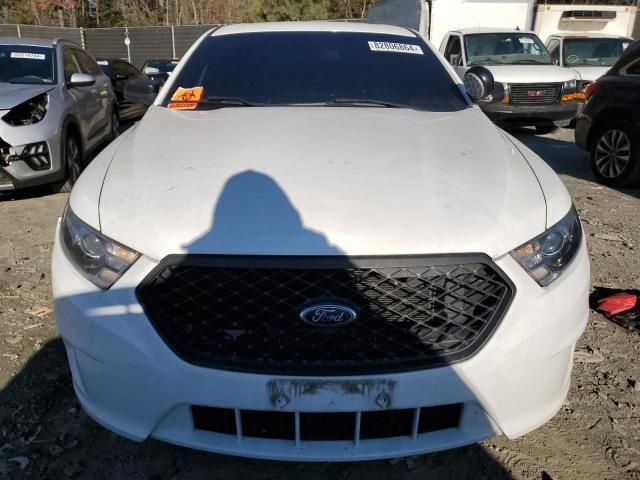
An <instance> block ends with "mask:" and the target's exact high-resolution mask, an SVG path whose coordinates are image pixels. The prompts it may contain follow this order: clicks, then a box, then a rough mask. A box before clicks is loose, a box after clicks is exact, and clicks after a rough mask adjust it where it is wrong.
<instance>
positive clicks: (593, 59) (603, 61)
mask: <svg viewBox="0 0 640 480" xmlns="http://www.w3.org/2000/svg"><path fill="white" fill-rule="evenodd" d="M629 43H630V42H629V40H624V39H621V38H571V39H567V40H565V41H564V63H565V65H566V66H568V67H584V66H597V67H610V66H612V65H613V64H614V63H616V61H617V60H618V58H620V55H622V52H624V50H625V48H627V47H628V46H629Z"/></svg>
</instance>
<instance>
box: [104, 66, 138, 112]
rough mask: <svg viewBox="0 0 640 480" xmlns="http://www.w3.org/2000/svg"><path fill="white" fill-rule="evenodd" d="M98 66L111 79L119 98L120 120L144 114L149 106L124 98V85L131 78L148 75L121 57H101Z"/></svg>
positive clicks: (135, 78) (136, 78)
mask: <svg viewBox="0 0 640 480" xmlns="http://www.w3.org/2000/svg"><path fill="white" fill-rule="evenodd" d="M98 66H99V67H100V68H101V69H102V71H103V72H104V73H105V74H106V75H107V76H108V77H109V78H110V79H111V85H112V86H113V91H114V93H115V94H116V98H117V99H118V111H119V114H120V120H132V119H135V118H139V117H141V116H142V115H144V113H145V112H146V111H147V106H146V105H140V104H136V103H131V102H129V101H127V100H126V99H125V98H124V87H125V85H126V84H127V82H128V81H130V80H138V79H142V78H147V77H146V76H145V75H144V74H143V73H142V72H141V71H140V70H138V69H137V68H136V67H135V66H133V65H132V64H130V63H129V62H126V61H124V60H121V59H119V58H100V59H98Z"/></svg>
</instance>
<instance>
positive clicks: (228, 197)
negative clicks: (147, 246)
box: [185, 170, 344, 255]
mask: <svg viewBox="0 0 640 480" xmlns="http://www.w3.org/2000/svg"><path fill="white" fill-rule="evenodd" d="M185 250H186V251H187V252H188V253H189V254H198V253H202V254H212V253H224V254H226V255H234V254H241V255H247V254H254V255H278V254H281V255H298V254H304V253H305V252H314V255H344V253H343V252H342V251H341V250H340V249H338V248H336V247H335V246H333V245H331V244H330V243H329V241H328V239H327V238H326V237H325V236H324V235H322V234H320V233H317V232H314V231H312V230H310V229H308V228H305V227H304V225H303V223H302V219H301V218H300V214H299V213H298V211H297V210H296V209H295V208H294V207H293V205H292V202H291V201H290V199H289V197H288V196H287V194H286V193H285V192H284V191H283V190H282V189H281V188H280V186H279V185H278V184H277V183H276V182H275V181H274V180H273V179H272V178H271V177H269V176H267V175H264V174H262V173H259V172H256V171H252V170H248V171H245V172H242V173H239V174H237V175H234V176H233V177H231V178H230V179H229V180H228V181H227V183H226V184H225V186H224V189H223V191H222V193H221V194H220V197H219V198H218V201H217V203H216V206H215V210H214V213H213V224H212V226H211V228H210V229H209V230H208V231H207V232H206V233H205V234H204V235H202V236H201V237H200V238H198V239H196V240H195V241H193V242H192V243H190V244H188V245H186V246H185Z"/></svg>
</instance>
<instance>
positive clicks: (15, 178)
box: [0, 111, 64, 192]
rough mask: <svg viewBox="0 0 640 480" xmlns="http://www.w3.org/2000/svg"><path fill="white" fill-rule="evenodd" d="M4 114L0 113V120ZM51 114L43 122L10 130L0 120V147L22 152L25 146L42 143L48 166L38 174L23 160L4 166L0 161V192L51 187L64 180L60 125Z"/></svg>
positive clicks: (11, 127) (12, 127)
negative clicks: (42, 186)
mask: <svg viewBox="0 0 640 480" xmlns="http://www.w3.org/2000/svg"><path fill="white" fill-rule="evenodd" d="M6 113H7V112H6V111H0V118H1V117H2V116H3V115H4V114H6ZM53 113H54V112H48V113H47V115H46V116H45V117H44V119H43V120H42V121H40V122H38V123H36V124H34V125H26V126H17V127H16V126H12V125H9V124H7V123H6V122H4V121H3V120H1V119H0V145H4V144H7V145H9V146H10V147H11V148H12V149H16V150H22V147H24V146H27V145H33V144H39V143H45V144H46V145H47V150H48V152H49V153H48V157H49V166H48V168H45V169H41V170H36V169H33V168H32V167H31V166H29V164H28V163H27V162H26V161H25V160H13V161H11V162H9V164H8V165H6V164H3V163H2V159H0V192H3V191H12V190H16V189H20V188H26V187H33V186H36V185H42V184H45V183H51V182H55V181H57V180H61V179H62V178H63V177H64V170H63V168H62V160H61V157H62V151H61V150H62V140H61V125H60V122H59V121H56V120H57V118H58V117H57V116H56V115H54V114H53Z"/></svg>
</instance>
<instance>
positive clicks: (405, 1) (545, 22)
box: [369, 0, 640, 47]
mask: <svg viewBox="0 0 640 480" xmlns="http://www.w3.org/2000/svg"><path fill="white" fill-rule="evenodd" d="M638 17H639V15H638V0H387V1H383V2H380V3H377V4H376V5H373V6H371V7H370V8H369V22H370V23H387V24H390V25H398V26H403V27H408V28H412V29H414V30H416V31H418V32H419V33H420V34H421V35H422V36H424V37H425V38H427V39H429V40H431V42H432V43H433V44H434V45H435V46H436V47H439V46H440V43H441V42H442V39H443V38H444V35H445V34H446V33H447V32H448V31H451V30H457V29H460V28H474V27H491V28H511V29H513V28H518V29H520V30H533V31H535V32H536V33H537V34H538V36H539V37H540V38H541V39H542V40H543V41H545V40H546V39H547V38H548V37H549V36H550V35H552V34H554V33H562V32H588V33H606V34H610V35H619V36H624V37H632V38H640V19H638Z"/></svg>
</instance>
